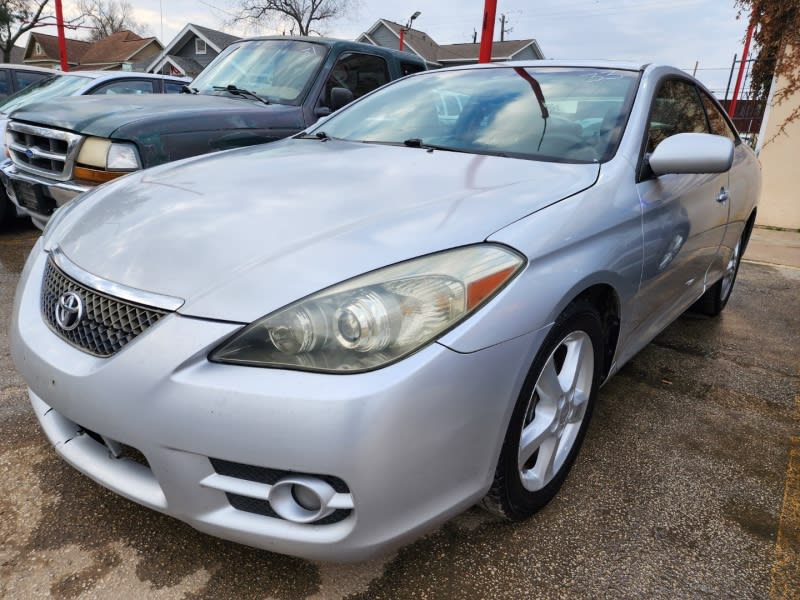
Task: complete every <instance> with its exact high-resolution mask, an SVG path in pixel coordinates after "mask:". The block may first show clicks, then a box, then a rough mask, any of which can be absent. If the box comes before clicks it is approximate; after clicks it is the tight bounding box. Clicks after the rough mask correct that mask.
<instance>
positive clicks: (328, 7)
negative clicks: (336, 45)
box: [234, 0, 357, 35]
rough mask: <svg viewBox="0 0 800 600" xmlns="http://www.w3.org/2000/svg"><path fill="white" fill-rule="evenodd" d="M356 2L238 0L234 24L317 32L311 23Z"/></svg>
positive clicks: (343, 11)
mask: <svg viewBox="0 0 800 600" xmlns="http://www.w3.org/2000/svg"><path fill="white" fill-rule="evenodd" d="M356 4H357V0H238V1H237V11H238V14H237V16H236V17H235V18H234V22H237V23H242V22H244V23H250V24H266V25H271V26H273V27H275V28H277V27H278V26H279V25H283V26H289V31H290V32H291V34H292V35H310V34H312V33H319V31H318V30H317V29H315V24H319V23H323V22H325V21H329V20H331V19H336V18H338V17H341V16H344V15H345V14H346V13H347V12H348V11H349V10H351V9H352V8H353V7H354V6H355V5H356Z"/></svg>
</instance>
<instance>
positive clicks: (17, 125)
mask: <svg viewBox="0 0 800 600" xmlns="http://www.w3.org/2000/svg"><path fill="white" fill-rule="evenodd" d="M6 131H7V133H6V143H7V145H8V150H9V153H10V155H11V160H13V161H14V164H15V165H16V166H17V168H19V169H20V170H22V171H27V172H29V173H34V174H36V175H42V176H44V177H49V178H51V179H56V180H58V181H66V180H68V179H71V178H72V166H73V165H74V163H75V157H76V156H77V154H78V149H79V148H80V142H81V140H82V139H83V137H82V136H80V135H77V134H75V133H70V132H68V131H62V130H60V129H50V128H47V127H39V126H37V125H29V124H27V123H21V122H19V121H11V122H9V124H8V127H7V130H6Z"/></svg>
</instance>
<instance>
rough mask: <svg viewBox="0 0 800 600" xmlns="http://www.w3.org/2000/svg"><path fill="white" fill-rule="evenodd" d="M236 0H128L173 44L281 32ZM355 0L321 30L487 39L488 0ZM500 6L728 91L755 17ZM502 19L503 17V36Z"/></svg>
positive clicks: (581, 5)
mask: <svg viewBox="0 0 800 600" xmlns="http://www.w3.org/2000/svg"><path fill="white" fill-rule="evenodd" d="M234 1H235V0H128V2H129V3H130V4H131V6H132V8H133V12H134V17H135V19H136V20H137V21H139V22H140V23H142V24H144V25H145V26H146V27H147V29H148V33H149V35H155V36H157V37H158V38H159V39H160V40H161V42H162V43H163V44H164V45H167V44H168V43H169V42H170V41H171V40H172V39H173V37H174V36H175V35H177V33H178V32H179V31H180V30H181V29H182V28H183V27H184V26H185V25H186V23H187V22H191V23H196V24H198V25H203V26H206V27H211V28H213V29H220V30H224V31H228V32H229V33H235V34H238V35H255V34H269V33H281V31H282V29H283V28H282V27H280V26H278V27H277V28H275V29H270V28H269V27H262V28H260V29H252V28H251V29H249V30H246V29H243V28H242V27H235V26H232V25H230V21H231V20H232V16H233V15H234V12H235V11H234V10H233V9H232V6H233V3H234ZM51 4H52V2H51ZM74 4H75V2H74V0H63V5H64V12H65V16H67V17H68V16H70V14H74V9H73V6H74ZM355 5H356V7H355V9H353V10H351V11H350V13H349V14H348V16H347V17H345V18H342V19H339V20H337V21H330V22H328V23H326V24H325V25H323V26H322V32H323V33H324V34H325V35H329V36H332V37H343V38H351V39H352V38H354V37H356V36H358V35H359V34H360V33H362V32H364V31H366V30H367V29H369V27H371V26H372V24H373V23H375V21H377V20H378V19H380V18H386V19H391V20H393V21H396V22H399V23H405V22H406V21H407V20H408V19H409V17H410V16H411V15H412V14H413V13H414V12H416V11H420V13H421V14H420V16H419V17H418V18H417V19H416V21H414V28H415V29H419V30H422V31H424V32H426V33H428V34H429V35H430V36H431V37H432V38H433V39H434V40H435V41H436V42H438V43H440V44H450V43H459V42H470V41H472V34H473V30H474V29H478V30H479V31H478V39H479V40H480V25H481V22H482V18H483V8H484V0H459V1H455V0H394V1H393V2H386V1H385V0H384V1H383V2H380V1H379V0H355ZM501 14H505V15H506V17H507V21H508V22H507V25H506V27H507V28H508V27H511V28H512V29H513V30H512V31H511V32H510V33H508V34H507V35H506V39H528V38H534V39H536V41H537V42H538V44H539V47H540V48H541V49H542V52H543V53H544V55H545V57H546V58H555V59H564V58H566V59H573V58H574V59H584V58H591V59H608V60H626V61H634V62H638V63H642V64H644V63H650V62H659V63H666V64H671V65H674V66H676V67H679V68H682V69H684V70H687V71H689V72H690V73H691V72H693V71H694V69H695V65H697V71H696V75H697V77H698V79H700V80H701V81H702V82H703V83H704V84H705V85H706V86H708V87H709V88H711V90H712V91H714V92H715V93H716V94H717V95H718V96H719V97H722V96H723V95H724V93H725V89H726V87H728V77H729V74H730V69H731V63H732V61H733V57H734V54H736V55H741V51H742V45H743V38H744V35H745V31H746V20H744V19H737V18H736V17H737V9H736V7H735V5H734V0H667V1H664V0H638V1H634V0H614V1H613V2H609V1H607V0H497V16H498V19H499V17H500V15H501ZM499 29H500V24H499V23H497V24H496V25H495V39H496V40H498V39H500V33H499ZM42 31H45V32H48V33H52V32H53V31H51V30H42ZM68 36H69V37H80V33H72V32H70V33H68ZM734 80H735V75H734Z"/></svg>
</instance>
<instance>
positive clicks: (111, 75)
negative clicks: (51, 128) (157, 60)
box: [56, 71, 190, 82]
mask: <svg viewBox="0 0 800 600" xmlns="http://www.w3.org/2000/svg"><path fill="white" fill-rule="evenodd" d="M56 72H57V73H59V74H60V75H78V76H80V77H86V78H89V79H126V78H130V77H136V78H137V79H165V80H167V81H180V82H185V81H190V78H188V77H175V76H174V75H161V74H157V73H142V72H139V71H67V72H63V71H56Z"/></svg>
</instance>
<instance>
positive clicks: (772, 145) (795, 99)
mask: <svg viewBox="0 0 800 600" xmlns="http://www.w3.org/2000/svg"><path fill="white" fill-rule="evenodd" d="M786 85H787V81H786V79H785V78H783V77H781V78H779V79H777V80H773V82H772V90H771V91H770V94H769V100H767V111H766V113H765V114H764V121H763V124H762V126H761V133H760V134H759V136H758V138H759V142H758V144H759V149H760V152H759V155H758V158H759V160H760V161H761V169H762V171H761V173H762V178H763V179H762V188H761V203H760V205H759V207H758V215H757V216H756V224H757V225H764V226H768V227H780V228H784V229H800V201H798V199H797V189H798V187H800V171H798V169H797V140H798V139H800V121H797V120H795V121H788V122H787V119H789V118H790V117H791V115H792V114H793V113H794V111H796V110H798V109H800V93H795V94H794V95H792V96H789V97H788V98H784V99H783V101H782V102H780V103H777V102H775V100H774V98H775V91H776V90H779V89H781V88H782V87H783V86H786ZM784 125H785V128H784V129H783V130H781V127H782V126H784Z"/></svg>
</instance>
